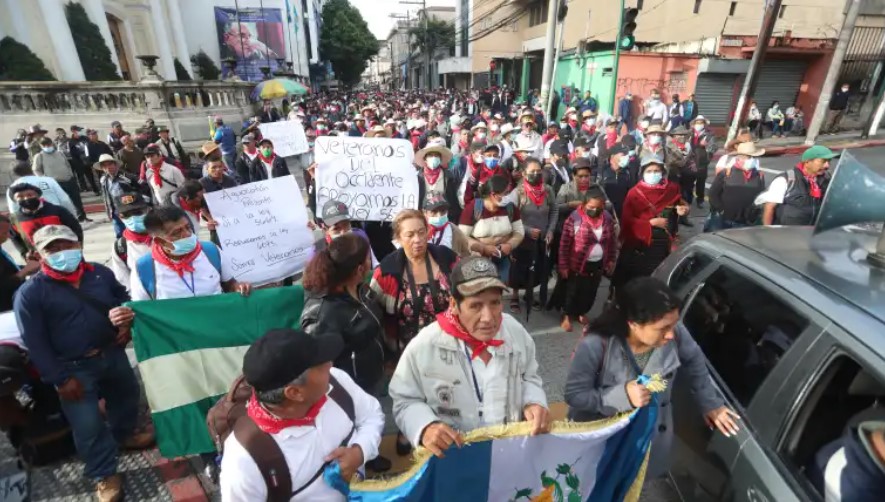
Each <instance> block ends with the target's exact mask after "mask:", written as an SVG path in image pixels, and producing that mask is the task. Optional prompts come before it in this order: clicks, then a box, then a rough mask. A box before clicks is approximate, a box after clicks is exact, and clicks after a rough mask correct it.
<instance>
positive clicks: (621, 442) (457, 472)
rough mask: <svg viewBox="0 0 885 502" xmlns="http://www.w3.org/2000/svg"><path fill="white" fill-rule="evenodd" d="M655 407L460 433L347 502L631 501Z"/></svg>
mask: <svg viewBox="0 0 885 502" xmlns="http://www.w3.org/2000/svg"><path fill="white" fill-rule="evenodd" d="M656 414H657V406H655V405H652V406H647V407H645V408H642V409H640V410H637V411H635V412H633V413H631V414H624V415H621V416H618V417H615V418H612V419H607V420H600V421H597V422H586V423H573V422H558V423H556V424H554V427H553V430H552V431H551V433H550V434H544V435H539V436H529V435H527V433H528V430H529V426H528V424H527V423H521V424H512V425H508V426H502V427H490V428H486V429H481V430H477V431H473V432H471V433H470V434H468V435H467V437H466V441H467V443H468V444H466V445H465V446H464V447H463V448H460V449H459V448H456V447H453V448H450V449H449V450H447V451H446V456H445V458H443V459H438V458H436V457H432V456H430V455H429V453H428V452H426V451H422V452H420V453H419V454H418V456H419V460H418V461H417V463H416V465H415V466H414V467H413V468H412V469H411V470H410V471H408V472H407V473H405V474H402V475H400V476H397V477H395V478H392V479H390V480H387V481H365V482H361V483H356V484H354V485H351V488H350V495H349V498H348V500H352V501H360V502H381V501H384V502H391V501H428V502H430V501H441V500H464V501H468V500H469V501H482V500H488V501H496V502H497V501H519V500H527V501H534V500H551V501H555V502H580V501H585V500H587V501H598V500H604V501H618V500H636V499H638V497H639V493H640V490H641V486H642V481H643V477H644V473H645V469H644V466H645V462H646V459H647V454H648V450H649V445H650V441H651V437H652V434H653V431H654V424H655V418H656Z"/></svg>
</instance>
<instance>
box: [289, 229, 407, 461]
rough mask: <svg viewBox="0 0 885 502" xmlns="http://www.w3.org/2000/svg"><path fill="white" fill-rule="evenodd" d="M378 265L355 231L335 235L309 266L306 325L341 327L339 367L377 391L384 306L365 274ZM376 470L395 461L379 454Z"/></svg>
mask: <svg viewBox="0 0 885 502" xmlns="http://www.w3.org/2000/svg"><path fill="white" fill-rule="evenodd" d="M370 270H372V257H371V254H370V253H369V243H368V242H366V240H365V239H363V238H362V237H360V236H358V235H355V234H352V233H351V234H346V235H342V236H341V237H338V238H337V239H332V241H331V242H330V243H329V245H328V247H326V248H325V249H323V250H321V251H318V252H317V253H316V254H315V255H314V256H313V258H312V259H311V260H310V263H308V264H307V268H306V269H305V271H304V279H303V281H302V283H303V285H304V291H305V301H304V310H303V311H302V313H301V327H302V328H303V329H304V331H305V332H306V333H307V334H309V335H315V336H322V335H324V334H326V333H329V332H337V333H340V334H341V336H342V338H343V339H344V350H343V351H342V352H341V355H339V356H338V358H337V359H335V363H334V364H335V367H336V368H338V369H340V370H342V371H345V372H347V374H348V375H350V376H351V377H352V378H353V380H354V381H355V382H356V383H357V385H359V386H360V387H361V388H362V389H363V390H365V391H366V392H368V393H369V394H372V395H377V394H378V392H377V390H378V387H379V384H380V382H381V379H382V377H383V376H384V348H383V345H382V340H383V334H384V331H383V325H382V317H381V315H382V314H381V308H380V307H379V306H378V301H377V300H376V299H375V295H374V293H373V292H372V290H371V289H369V286H368V285H367V284H366V283H365V280H364V279H365V277H366V275H367V274H368V273H369V271H370ZM366 465H367V466H368V467H369V468H370V469H372V470H374V471H376V472H384V471H387V470H389V469H390V465H391V464H390V461H389V460H388V459H386V458H384V457H380V456H379V457H376V458H375V459H374V460H371V461H369V462H368V463H367V464H366Z"/></svg>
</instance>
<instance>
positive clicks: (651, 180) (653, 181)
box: [642, 172, 664, 185]
mask: <svg viewBox="0 0 885 502" xmlns="http://www.w3.org/2000/svg"><path fill="white" fill-rule="evenodd" d="M662 179H664V173H659V172H648V173H644V174H643V175H642V181H644V182H646V183H648V184H649V185H657V184H658V183H660V182H661V180H662Z"/></svg>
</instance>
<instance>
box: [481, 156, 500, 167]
mask: <svg viewBox="0 0 885 502" xmlns="http://www.w3.org/2000/svg"><path fill="white" fill-rule="evenodd" d="M483 162H485V164H486V167H487V168H489V169H494V168H496V167H498V162H499V161H498V159H496V158H495V157H483Z"/></svg>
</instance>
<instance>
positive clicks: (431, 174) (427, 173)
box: [424, 167, 442, 185]
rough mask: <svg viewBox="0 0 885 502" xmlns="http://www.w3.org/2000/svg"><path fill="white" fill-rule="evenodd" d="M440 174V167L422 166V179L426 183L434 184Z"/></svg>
mask: <svg viewBox="0 0 885 502" xmlns="http://www.w3.org/2000/svg"><path fill="white" fill-rule="evenodd" d="M440 174H442V167H437V168H436V169H430V168H429V167H425V168H424V179H425V180H426V181H427V184H428V185H435V184H436V181H437V180H438V179H439V175H440Z"/></svg>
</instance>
